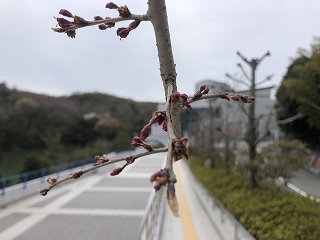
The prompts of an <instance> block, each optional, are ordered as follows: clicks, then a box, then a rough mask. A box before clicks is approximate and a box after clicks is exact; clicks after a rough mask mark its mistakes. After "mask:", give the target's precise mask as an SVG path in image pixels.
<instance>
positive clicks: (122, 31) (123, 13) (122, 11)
mask: <svg viewBox="0 0 320 240" xmlns="http://www.w3.org/2000/svg"><path fill="white" fill-rule="evenodd" d="M106 8H109V9H117V10H118V12H119V16H120V17H123V18H129V17H131V15H132V14H131V12H130V10H129V9H128V7H127V6H126V5H124V6H121V7H118V6H117V5H116V4H114V3H113V2H110V3H107V4H106ZM140 22H141V21H140V20H134V21H133V22H131V23H130V24H129V26H128V27H126V28H124V27H121V28H118V30H117V36H119V37H120V39H122V38H126V37H127V36H128V35H129V33H130V32H131V31H132V30H134V29H136V28H137V27H138V26H139V24H140ZM105 29H107V26H106V28H105ZM103 30H104V29H103Z"/></svg>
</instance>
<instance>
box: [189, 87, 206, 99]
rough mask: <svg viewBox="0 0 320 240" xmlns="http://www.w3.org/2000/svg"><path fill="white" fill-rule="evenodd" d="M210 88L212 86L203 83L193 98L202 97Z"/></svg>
mask: <svg viewBox="0 0 320 240" xmlns="http://www.w3.org/2000/svg"><path fill="white" fill-rule="evenodd" d="M209 90H210V87H207V86H206V85H201V86H200V88H199V89H198V90H197V91H196V93H195V94H194V95H193V100H196V99H199V98H201V97H202V95H204V94H207V93H208V92H209Z"/></svg>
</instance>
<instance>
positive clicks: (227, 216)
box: [182, 163, 255, 240]
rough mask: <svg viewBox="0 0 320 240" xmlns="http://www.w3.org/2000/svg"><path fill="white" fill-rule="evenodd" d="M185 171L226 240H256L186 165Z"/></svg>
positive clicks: (198, 196)
mask: <svg viewBox="0 0 320 240" xmlns="http://www.w3.org/2000/svg"><path fill="white" fill-rule="evenodd" d="M182 166H183V170H184V171H185V172H186V173H187V174H188V178H189V181H190V183H191V186H192V189H193V191H194V193H195V194H196V196H197V198H198V199H199V201H200V203H201V205H202V206H203V208H204V209H205V210H206V213H207V215H208V217H209V219H210V221H211V222H212V224H213V226H214V227H215V228H216V230H217V232H218V234H219V235H220V238H221V239H224V240H255V238H254V237H253V236H252V235H251V234H250V233H249V232H248V231H247V230H246V229H245V228H244V227H243V226H242V224H241V223H239V222H238V220H237V219H235V217H234V216H233V215H232V214H231V213H229V211H228V210H227V209H226V208H225V207H224V206H223V204H222V203H220V202H219V201H218V200H217V199H215V198H214V197H213V196H212V194H210V193H209V192H208V191H207V189H206V188H205V187H204V186H203V185H202V184H201V183H200V182H199V181H198V180H197V179H196V178H195V177H194V175H193V174H192V173H191V171H190V169H189V167H188V166H187V164H186V163H184V164H183V165H182Z"/></svg>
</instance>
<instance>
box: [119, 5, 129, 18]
mask: <svg viewBox="0 0 320 240" xmlns="http://www.w3.org/2000/svg"><path fill="white" fill-rule="evenodd" d="M116 6H117V5H116ZM118 12H119V16H120V17H123V18H128V17H131V12H130V11H129V9H128V7H127V6H126V5H124V6H121V7H119V8H118Z"/></svg>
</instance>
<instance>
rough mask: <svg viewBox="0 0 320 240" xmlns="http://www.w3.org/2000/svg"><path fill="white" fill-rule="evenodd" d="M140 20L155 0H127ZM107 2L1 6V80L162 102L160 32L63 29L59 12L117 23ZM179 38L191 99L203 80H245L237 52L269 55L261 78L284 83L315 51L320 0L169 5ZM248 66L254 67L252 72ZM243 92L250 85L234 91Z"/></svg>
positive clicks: (181, 69) (183, 79)
mask: <svg viewBox="0 0 320 240" xmlns="http://www.w3.org/2000/svg"><path fill="white" fill-rule="evenodd" d="M114 2H115V3H116V4H117V5H119V6H122V5H125V4H126V5H127V6H128V8H129V9H130V11H131V12H132V13H134V14H143V13H145V12H146V10H147V4H146V2H147V0H144V1H140V0H134V1H132V0H128V1H124V0H119V1H114ZM106 3H107V1H101V0H90V1H84V0H77V1H66V0H54V1H53V0H51V1H43V0H28V1H27V0H24V1H21V0H0V82H3V81H5V82H6V83H7V85H8V86H9V87H16V88H17V89H20V90H28V91H32V92H37V93H46V94H49V95H55V96H61V95H70V94H72V93H74V92H81V93H82V92H93V91H99V92H102V93H108V94H113V95H116V96H120V97H124V98H131V99H134V100H138V101H145V100H146V101H153V102H160V101H163V99H164V93H163V87H162V82H161V79H160V74H159V66H158V58H157V52H156V46H155V38H154V33H153V29H152V26H151V24H150V23H149V22H142V23H141V24H140V26H139V27H138V28H137V29H136V30H134V31H132V32H131V33H130V35H129V36H128V38H127V39H123V40H121V41H120V40H119V38H118V37H117V36H116V34H115V31H116V29H117V28H118V27H123V26H124V27H126V26H127V25H128V24H129V22H123V23H118V24H116V27H115V28H112V29H108V30H106V31H100V30H99V29H98V28H97V27H96V26H94V27H90V28H83V29H79V30H77V37H76V38H75V39H70V38H68V37H67V36H66V35H65V34H62V33H55V32H53V31H52V30H51V27H55V25H56V20H55V19H53V16H59V14H58V12H59V10H60V9H61V8H64V9H68V10H69V11H70V12H72V13H73V14H75V15H79V16H81V17H83V18H85V19H86V20H93V17H94V16H96V15H100V16H102V17H106V16H109V17H116V16H117V11H115V10H110V9H105V8H104V7H105V4H106ZM167 11H168V16H169V24H170V32H171V40H172V46H173V52H174V57H175V63H176V65H177V73H178V79H177V81H178V88H179V91H180V92H185V93H187V94H191V93H193V92H194V85H195V83H196V82H198V81H200V80H202V79H213V80H218V81H221V82H226V81H227V79H226V77H225V73H226V72H228V73H230V74H233V75H236V76H238V77H241V72H240V70H239V68H237V67H236V64H237V63H238V62H240V59H239V57H238V56H237V55H236V51H238V50H239V51H240V52H241V53H242V54H243V55H244V56H246V57H247V58H248V59H251V58H258V57H261V56H262V55H263V54H264V53H265V52H266V51H267V50H270V51H271V54H272V55H271V57H268V58H266V59H265V60H264V61H263V62H262V63H261V65H260V66H259V68H258V70H257V78H258V80H259V79H260V80H262V79H264V78H265V76H266V75H268V74H271V73H273V74H274V77H273V80H272V81H271V82H269V83H266V84H264V85H262V86H269V85H277V84H279V83H280V81H281V79H282V76H283V75H284V74H285V72H286V69H287V67H288V65H289V64H290V58H292V57H294V56H296V52H297V49H298V48H299V47H303V48H307V49H309V46H310V43H311V42H312V39H313V36H320V33H319V31H320V14H319V13H320V1H319V0H308V1H303V0H299V1H298V0H281V1H275V0H258V1H257V0H256V1H254V0H229V1H217V0H201V1H195V0H193V1H190V0H171V1H170V0H169V1H167ZM245 67H246V66H245ZM227 83H229V84H231V85H232V86H233V87H235V88H236V89H243V87H242V86H241V85H237V84H236V85H235V84H232V83H230V82H227Z"/></svg>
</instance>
